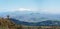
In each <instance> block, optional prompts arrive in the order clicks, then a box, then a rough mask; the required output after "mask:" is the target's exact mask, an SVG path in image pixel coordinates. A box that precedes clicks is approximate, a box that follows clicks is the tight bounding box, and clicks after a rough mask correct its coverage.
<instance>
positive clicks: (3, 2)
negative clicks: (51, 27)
mask: <svg viewBox="0 0 60 29" xmlns="http://www.w3.org/2000/svg"><path fill="white" fill-rule="evenodd" d="M11 11H12V12H13V11H34V12H40V13H49V14H60V0H0V12H11Z"/></svg>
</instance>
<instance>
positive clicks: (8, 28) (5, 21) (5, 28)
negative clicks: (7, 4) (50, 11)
mask: <svg viewBox="0 0 60 29" xmlns="http://www.w3.org/2000/svg"><path fill="white" fill-rule="evenodd" d="M0 29H60V26H26V25H17V24H15V23H14V22H13V21H11V20H10V19H9V17H7V18H0Z"/></svg>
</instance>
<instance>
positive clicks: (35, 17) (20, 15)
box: [0, 11, 60, 22]
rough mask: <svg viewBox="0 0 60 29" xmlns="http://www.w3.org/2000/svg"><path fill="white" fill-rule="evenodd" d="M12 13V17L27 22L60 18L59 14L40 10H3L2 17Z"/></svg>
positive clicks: (0, 14)
mask: <svg viewBox="0 0 60 29" xmlns="http://www.w3.org/2000/svg"><path fill="white" fill-rule="evenodd" d="M7 15H10V17H11V18H16V19H17V20H20V21H26V22H41V21H46V20H60V15H59V14H42V13H39V12H31V11H23V12H22V11H15V12H2V13H0V16H1V17H6V16H7Z"/></svg>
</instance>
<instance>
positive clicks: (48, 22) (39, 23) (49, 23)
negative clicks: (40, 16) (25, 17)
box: [10, 18, 60, 26]
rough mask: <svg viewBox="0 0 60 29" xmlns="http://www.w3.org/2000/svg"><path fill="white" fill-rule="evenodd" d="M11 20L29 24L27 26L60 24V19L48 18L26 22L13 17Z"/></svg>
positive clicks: (19, 23) (20, 23)
mask: <svg viewBox="0 0 60 29" xmlns="http://www.w3.org/2000/svg"><path fill="white" fill-rule="evenodd" d="M10 20H11V21H13V22H15V24H18V25H27V26H60V21H54V20H46V21H42V22H24V21H19V20H16V19H13V18H11V19H10Z"/></svg>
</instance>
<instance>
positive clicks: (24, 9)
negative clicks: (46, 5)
mask: <svg viewBox="0 0 60 29" xmlns="http://www.w3.org/2000/svg"><path fill="white" fill-rule="evenodd" d="M17 11H32V10H31V9H26V8H19V9H18V10H17Z"/></svg>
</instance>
